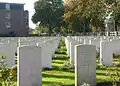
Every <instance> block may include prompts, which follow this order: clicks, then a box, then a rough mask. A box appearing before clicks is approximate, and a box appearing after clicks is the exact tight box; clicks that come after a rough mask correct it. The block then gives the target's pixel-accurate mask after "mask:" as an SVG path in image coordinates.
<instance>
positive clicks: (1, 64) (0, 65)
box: [0, 56, 10, 86]
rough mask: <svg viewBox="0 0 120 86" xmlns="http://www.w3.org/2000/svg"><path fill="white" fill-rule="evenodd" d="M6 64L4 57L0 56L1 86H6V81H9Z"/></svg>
mask: <svg viewBox="0 0 120 86" xmlns="http://www.w3.org/2000/svg"><path fill="white" fill-rule="evenodd" d="M5 62H6V56H1V57H0V81H1V82H0V83H1V84H2V86H7V85H6V81H9V76H10V72H9V71H10V70H9V69H7V68H6V66H7V64H5Z"/></svg>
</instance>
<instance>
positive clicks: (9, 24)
mask: <svg viewBox="0 0 120 86" xmlns="http://www.w3.org/2000/svg"><path fill="white" fill-rule="evenodd" d="M5 26H6V28H8V29H9V28H11V23H10V22H8V21H6V22H5Z"/></svg>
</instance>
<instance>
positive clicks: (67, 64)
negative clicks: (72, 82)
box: [60, 61, 74, 72]
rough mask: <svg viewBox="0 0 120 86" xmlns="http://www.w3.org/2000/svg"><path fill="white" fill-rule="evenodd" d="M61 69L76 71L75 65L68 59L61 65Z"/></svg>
mask: <svg viewBox="0 0 120 86" xmlns="http://www.w3.org/2000/svg"><path fill="white" fill-rule="evenodd" d="M60 70H63V71H71V72H73V71H74V65H72V64H70V62H68V61H66V62H64V64H63V65H62V66H60Z"/></svg>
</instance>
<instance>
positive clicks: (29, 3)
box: [0, 0, 37, 28]
mask: <svg viewBox="0 0 120 86" xmlns="http://www.w3.org/2000/svg"><path fill="white" fill-rule="evenodd" d="M35 1H37V0H0V2H10V3H25V10H28V11H29V26H30V27H31V28H34V27H35V25H34V24H33V23H32V21H31V17H32V15H33V14H34V8H33V7H34V2H35Z"/></svg>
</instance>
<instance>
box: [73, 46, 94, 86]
mask: <svg viewBox="0 0 120 86" xmlns="http://www.w3.org/2000/svg"><path fill="white" fill-rule="evenodd" d="M83 83H87V84H90V85H91V86H95V84H96V47H95V45H81V44H80V45H76V46H75V86H81V85H82V84H83Z"/></svg>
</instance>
